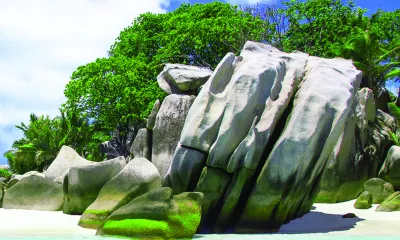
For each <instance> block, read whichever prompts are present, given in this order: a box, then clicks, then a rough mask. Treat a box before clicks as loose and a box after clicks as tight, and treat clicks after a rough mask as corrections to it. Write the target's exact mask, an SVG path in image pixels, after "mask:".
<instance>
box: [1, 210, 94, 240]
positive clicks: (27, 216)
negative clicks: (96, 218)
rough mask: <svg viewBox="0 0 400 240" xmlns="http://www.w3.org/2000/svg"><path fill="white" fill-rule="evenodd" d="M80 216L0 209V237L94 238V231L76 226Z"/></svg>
mask: <svg viewBox="0 0 400 240" xmlns="http://www.w3.org/2000/svg"><path fill="white" fill-rule="evenodd" d="M79 218H80V216H72V215H66V214H63V213H62V212H46V211H33V210H14V209H2V208H1V209H0V237H4V236H27V235H29V236H94V235H95V233H96V231H94V230H90V229H85V228H81V227H79V226H78V221H79Z"/></svg>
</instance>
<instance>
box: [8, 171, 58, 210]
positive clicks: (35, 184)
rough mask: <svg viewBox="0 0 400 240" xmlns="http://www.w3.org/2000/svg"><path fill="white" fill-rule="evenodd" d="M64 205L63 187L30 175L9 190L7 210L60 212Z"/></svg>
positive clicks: (49, 180) (46, 179)
mask: <svg viewBox="0 0 400 240" xmlns="http://www.w3.org/2000/svg"><path fill="white" fill-rule="evenodd" d="M62 205H63V191H62V185H61V184H58V183H56V182H54V181H53V180H51V179H48V178H44V177H41V176H38V175H30V176H27V177H24V178H23V179H21V180H20V181H19V182H18V183H16V184H15V185H14V186H13V187H11V188H9V189H7V191H6V192H5V195H4V199H3V207H4V208H5V209H27V210H43V211H58V210H61V207H62Z"/></svg>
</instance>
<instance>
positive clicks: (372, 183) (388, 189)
mask: <svg viewBox="0 0 400 240" xmlns="http://www.w3.org/2000/svg"><path fill="white" fill-rule="evenodd" d="M364 189H365V191H368V192H370V193H371V194H372V203H374V204H380V203H382V202H383V201H384V200H385V199H386V198H387V197H389V196H390V195H391V194H392V193H394V188H393V186H392V185H391V184H390V183H388V182H385V181H383V180H382V179H380V178H371V179H369V180H368V181H366V182H365V183H364Z"/></svg>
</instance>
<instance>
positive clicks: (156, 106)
mask: <svg viewBox="0 0 400 240" xmlns="http://www.w3.org/2000/svg"><path fill="white" fill-rule="evenodd" d="M160 107H161V102H160V100H158V99H157V101H156V102H155V103H154V106H153V109H152V110H151V113H150V116H149V119H147V123H146V128H147V129H149V130H153V128H154V125H156V117H157V114H158V111H160Z"/></svg>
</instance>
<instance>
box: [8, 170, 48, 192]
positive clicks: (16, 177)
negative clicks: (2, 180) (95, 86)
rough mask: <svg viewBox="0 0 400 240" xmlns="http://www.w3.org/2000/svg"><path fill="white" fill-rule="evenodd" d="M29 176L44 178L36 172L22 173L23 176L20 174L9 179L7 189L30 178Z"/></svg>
mask: <svg viewBox="0 0 400 240" xmlns="http://www.w3.org/2000/svg"><path fill="white" fill-rule="evenodd" d="M31 175H36V176H38V177H43V178H44V177H45V175H44V174H43V173H40V172H37V171H30V172H27V173H24V174H23V175H20V174H13V175H12V176H11V178H10V180H9V181H8V183H7V188H10V187H12V186H14V185H15V184H17V182H19V181H20V180H21V179H23V178H25V177H28V176H31Z"/></svg>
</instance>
